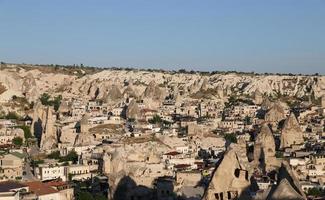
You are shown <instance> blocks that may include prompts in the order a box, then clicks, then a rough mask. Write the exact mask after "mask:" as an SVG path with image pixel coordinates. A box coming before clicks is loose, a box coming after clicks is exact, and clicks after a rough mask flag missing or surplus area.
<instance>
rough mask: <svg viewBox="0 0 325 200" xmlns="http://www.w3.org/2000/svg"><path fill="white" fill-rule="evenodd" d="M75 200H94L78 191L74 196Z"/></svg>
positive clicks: (83, 192)
mask: <svg viewBox="0 0 325 200" xmlns="http://www.w3.org/2000/svg"><path fill="white" fill-rule="evenodd" d="M76 200H94V197H93V196H92V195H91V194H90V193H89V192H86V191H79V192H77V194H76Z"/></svg>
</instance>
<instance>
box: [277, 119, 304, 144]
mask: <svg viewBox="0 0 325 200" xmlns="http://www.w3.org/2000/svg"><path fill="white" fill-rule="evenodd" d="M303 142H304V138H303V132H302V130H301V128H300V126H299V124H298V121H297V118H296V117H295V115H294V114H293V113H291V114H290V116H289V117H288V118H287V119H286V121H285V122H284V126H283V129H282V133H281V145H280V148H287V147H291V145H294V144H297V145H299V144H302V143H303Z"/></svg>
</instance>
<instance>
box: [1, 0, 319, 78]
mask: <svg viewBox="0 0 325 200" xmlns="http://www.w3.org/2000/svg"><path fill="white" fill-rule="evenodd" d="M0 61H4V62H11V63H33V64H81V63H82V64H84V65H89V66H98V67H136V68H160V69H166V70H174V69H181V68H182V69H186V70H200V71H229V70H236V71H247V72H252V71H254V72H280V73H289V72H290V73H307V74H313V73H320V74H325V1H324V0H28V1H27V0H25V1H22V0H0Z"/></svg>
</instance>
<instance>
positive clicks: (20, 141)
mask: <svg viewBox="0 0 325 200" xmlns="http://www.w3.org/2000/svg"><path fill="white" fill-rule="evenodd" d="M12 143H13V144H14V145H16V146H21V145H23V138H21V137H15V138H13V139H12Z"/></svg>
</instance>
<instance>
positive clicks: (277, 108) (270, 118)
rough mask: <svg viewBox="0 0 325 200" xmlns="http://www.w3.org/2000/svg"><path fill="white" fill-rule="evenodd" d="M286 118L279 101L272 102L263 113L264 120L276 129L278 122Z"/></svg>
mask: <svg viewBox="0 0 325 200" xmlns="http://www.w3.org/2000/svg"><path fill="white" fill-rule="evenodd" d="M285 118H286V113H285V111H284V108H283V107H282V106H281V104H280V103H279V102H277V103H272V106H271V108H270V110H269V111H268V112H267V113H266V115H265V121H266V122H267V123H269V124H270V125H271V126H272V129H273V130H276V129H277V127H278V125H279V122H281V121H282V120H284V119H285Z"/></svg>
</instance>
